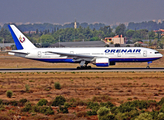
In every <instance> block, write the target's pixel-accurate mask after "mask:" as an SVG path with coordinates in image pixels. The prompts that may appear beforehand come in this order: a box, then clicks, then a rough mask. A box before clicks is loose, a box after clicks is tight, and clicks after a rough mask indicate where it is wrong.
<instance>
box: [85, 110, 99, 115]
mask: <svg viewBox="0 0 164 120" xmlns="http://www.w3.org/2000/svg"><path fill="white" fill-rule="evenodd" d="M87 115H89V116H92V115H97V112H96V111H94V110H92V111H87Z"/></svg>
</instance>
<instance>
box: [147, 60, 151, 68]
mask: <svg viewBox="0 0 164 120" xmlns="http://www.w3.org/2000/svg"><path fill="white" fill-rule="evenodd" d="M150 63H152V61H149V62H147V67H146V68H147V69H149V68H150V66H149V64H150Z"/></svg>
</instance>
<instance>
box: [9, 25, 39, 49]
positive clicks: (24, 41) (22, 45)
mask: <svg viewBox="0 0 164 120" xmlns="http://www.w3.org/2000/svg"><path fill="white" fill-rule="evenodd" d="M8 27H9V30H10V32H11V35H12V37H13V39H14V42H15V45H16V47H17V49H18V50H21V49H33V48H36V47H35V46H34V45H33V44H32V43H31V42H30V40H29V39H28V38H27V37H26V36H24V35H23V34H22V33H21V32H20V31H19V30H18V28H16V27H15V25H8Z"/></svg>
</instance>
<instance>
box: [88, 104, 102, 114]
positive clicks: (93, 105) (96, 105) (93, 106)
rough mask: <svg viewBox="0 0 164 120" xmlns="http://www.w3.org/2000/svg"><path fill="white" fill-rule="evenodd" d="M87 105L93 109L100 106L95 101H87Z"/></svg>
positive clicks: (96, 109) (97, 108)
mask: <svg viewBox="0 0 164 120" xmlns="http://www.w3.org/2000/svg"><path fill="white" fill-rule="evenodd" d="M87 107H88V108H90V109H92V110H93V111H96V112H97V111H98V110H99V108H100V105H99V104H98V103H97V102H95V103H94V102H88V104H87Z"/></svg>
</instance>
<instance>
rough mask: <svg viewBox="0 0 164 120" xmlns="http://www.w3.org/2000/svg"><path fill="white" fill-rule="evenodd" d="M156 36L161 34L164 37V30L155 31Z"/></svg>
mask: <svg viewBox="0 0 164 120" xmlns="http://www.w3.org/2000/svg"><path fill="white" fill-rule="evenodd" d="M154 32H155V33H156V34H158V33H160V34H161V36H164V29H159V30H154Z"/></svg>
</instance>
